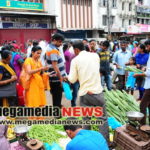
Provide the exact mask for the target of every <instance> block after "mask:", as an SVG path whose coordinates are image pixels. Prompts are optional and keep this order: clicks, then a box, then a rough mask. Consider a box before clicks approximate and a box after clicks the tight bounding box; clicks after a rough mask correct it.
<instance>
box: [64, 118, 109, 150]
mask: <svg viewBox="0 0 150 150" xmlns="http://www.w3.org/2000/svg"><path fill="white" fill-rule="evenodd" d="M76 121H77V120H76ZM64 129H65V131H66V133H67V135H68V136H69V137H70V138H71V139H72V140H71V141H70V142H69V143H68V145H67V147H66V150H109V148H108V145H107V142H106V140H105V139H104V137H103V136H102V134H100V133H99V132H96V131H91V130H84V129H82V126H81V125H65V126H64Z"/></svg>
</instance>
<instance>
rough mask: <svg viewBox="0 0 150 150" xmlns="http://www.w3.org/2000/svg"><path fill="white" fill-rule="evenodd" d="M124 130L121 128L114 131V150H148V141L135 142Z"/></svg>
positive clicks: (149, 149)
mask: <svg viewBox="0 0 150 150" xmlns="http://www.w3.org/2000/svg"><path fill="white" fill-rule="evenodd" d="M125 130H126V128H125V126H123V127H119V128H117V129H116V131H115V135H114V142H115V143H116V145H117V147H116V150H150V139H149V141H147V142H144V141H140V142H139V141H136V140H135V139H134V138H133V137H131V136H130V135H128V134H127V133H126V132H125Z"/></svg>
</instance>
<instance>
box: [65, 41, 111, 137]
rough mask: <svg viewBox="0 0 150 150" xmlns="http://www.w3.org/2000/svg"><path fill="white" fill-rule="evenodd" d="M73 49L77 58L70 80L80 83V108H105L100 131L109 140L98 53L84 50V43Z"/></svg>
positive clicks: (78, 42)
mask: <svg viewBox="0 0 150 150" xmlns="http://www.w3.org/2000/svg"><path fill="white" fill-rule="evenodd" d="M73 48H74V52H75V55H76V57H75V58H74V59H73V60H72V62H71V67H70V73H69V76H68V80H69V81H70V82H71V83H75V82H76V81H79V84H80V89H79V96H80V106H84V107H86V106H99V107H102V108H103V111H104V112H103V113H104V115H103V117H101V118H100V119H102V121H103V122H104V124H103V125H100V127H99V130H100V132H101V133H102V134H103V136H104V137H105V138H106V139H107V140H108V138H109V134H108V122H107V117H106V111H105V100H104V97H103V93H102V90H103V89H102V86H101V84H100V83H101V82H100V73H99V69H100V65H99V64H100V59H99V57H98V55H97V54H96V53H90V52H87V51H85V50H84V45H83V43H82V41H75V42H74V43H73Z"/></svg>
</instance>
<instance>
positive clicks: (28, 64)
mask: <svg viewBox="0 0 150 150" xmlns="http://www.w3.org/2000/svg"><path fill="white" fill-rule="evenodd" d="M41 52H42V49H41V47H39V46H36V47H33V48H32V56H31V57H30V58H27V59H26V60H25V62H24V66H23V71H22V73H21V75H20V79H21V80H20V81H21V83H22V85H23V87H24V88H25V105H26V106H27V107H40V106H45V105H46V95H45V85H44V80H43V75H44V71H45V70H48V67H42V64H41V62H40V60H39V58H40V55H41ZM23 77H24V78H23ZM47 77H48V76H47Z"/></svg>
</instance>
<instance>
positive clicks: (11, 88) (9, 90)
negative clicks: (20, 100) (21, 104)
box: [0, 81, 17, 98]
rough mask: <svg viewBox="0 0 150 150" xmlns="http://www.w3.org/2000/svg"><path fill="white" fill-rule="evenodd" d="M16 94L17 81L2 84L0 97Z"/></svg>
mask: <svg viewBox="0 0 150 150" xmlns="http://www.w3.org/2000/svg"><path fill="white" fill-rule="evenodd" d="M16 95H17V92H16V81H14V82H11V83H9V84H6V85H2V86H0V98H4V97H5V98H7V97H12V96H16Z"/></svg>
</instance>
